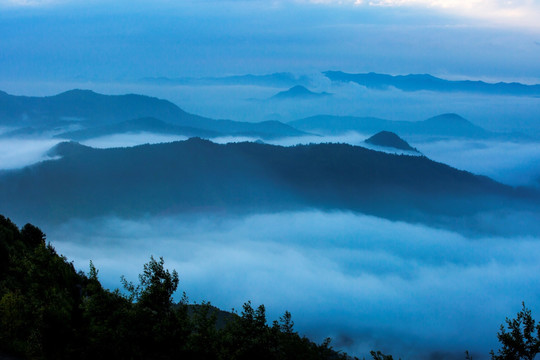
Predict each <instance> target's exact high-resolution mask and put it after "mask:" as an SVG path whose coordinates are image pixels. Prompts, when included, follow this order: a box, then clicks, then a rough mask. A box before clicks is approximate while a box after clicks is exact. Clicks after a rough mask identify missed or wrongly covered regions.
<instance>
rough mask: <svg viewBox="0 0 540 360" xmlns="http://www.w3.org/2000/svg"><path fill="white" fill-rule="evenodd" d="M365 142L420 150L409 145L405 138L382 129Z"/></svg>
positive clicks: (406, 149) (394, 147) (400, 148)
mask: <svg viewBox="0 0 540 360" xmlns="http://www.w3.org/2000/svg"><path fill="white" fill-rule="evenodd" d="M365 142H366V143H368V144H371V145H375V146H382V147H387V148H393V149H399V150H405V151H411V152H416V153H417V152H418V150H416V149H415V148H413V147H412V146H411V145H409V144H408V143H407V142H406V141H405V140H403V139H402V138H400V137H399V136H397V135H396V134H394V133H393V132H390V131H380V132H378V133H377V134H375V135H373V136H371V137H370V138H368V139H367V140H365Z"/></svg>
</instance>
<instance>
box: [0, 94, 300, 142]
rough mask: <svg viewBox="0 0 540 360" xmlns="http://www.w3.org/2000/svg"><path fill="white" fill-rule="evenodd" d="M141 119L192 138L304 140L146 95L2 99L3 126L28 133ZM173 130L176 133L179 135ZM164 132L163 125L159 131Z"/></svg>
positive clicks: (277, 128)
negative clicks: (180, 129)
mask: <svg viewBox="0 0 540 360" xmlns="http://www.w3.org/2000/svg"><path fill="white" fill-rule="evenodd" d="M141 118H155V119H158V120H161V121H162V122H165V123H168V124H170V125H175V126H181V127H184V130H187V129H186V128H191V130H190V131H191V132H192V134H193V135H196V134H200V135H202V134H203V133H205V132H206V133H209V132H212V133H219V134H223V135H248V136H256V137H260V138H278V137H286V136H299V135H302V134H303V133H302V132H301V131H298V130H296V129H294V128H292V127H290V126H288V125H286V124H283V123H280V122H278V121H266V122H261V123H248V122H239V121H232V120H214V119H209V118H205V117H202V116H198V115H193V114H190V113H187V112H185V111H184V110H182V109H180V108H179V107H178V106H176V105H175V104H173V103H171V102H169V101H166V100H161V99H157V98H153V97H149V96H143V95H133V94H129V95H102V94H98V93H95V92H93V91H90V90H70V91H67V92H64V93H61V94H58V95H55V96H48V97H27V96H14V95H9V94H7V93H5V92H2V93H0V125H4V126H18V127H21V128H23V127H26V128H27V130H26V131H30V130H29V129H32V128H34V129H38V130H39V131H46V130H47V129H49V128H50V127H52V126H56V124H58V122H59V121H63V122H65V123H67V124H77V125H78V126H79V127H83V128H87V129H89V128H93V127H102V126H110V125H113V124H117V123H122V122H126V121H129V120H133V119H141ZM124 124H125V123H124ZM139 125H140V124H139ZM152 126H155V124H154V125H152ZM169 129H170V130H172V131H173V133H176V132H177V130H178V128H175V129H173V128H170V127H169ZM195 129H198V130H197V131H195ZM164 130H165V127H164V126H163V125H162V126H161V131H164ZM95 131H96V132H99V131H103V129H102V128H101V130H99V129H98V130H95Z"/></svg>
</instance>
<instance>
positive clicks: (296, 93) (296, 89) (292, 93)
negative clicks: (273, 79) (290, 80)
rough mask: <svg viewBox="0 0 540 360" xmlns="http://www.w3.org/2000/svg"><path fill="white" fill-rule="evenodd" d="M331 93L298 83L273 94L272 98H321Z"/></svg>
mask: <svg viewBox="0 0 540 360" xmlns="http://www.w3.org/2000/svg"><path fill="white" fill-rule="evenodd" d="M330 95H331V94H329V93H327V92H321V93H317V92H313V91H311V90H309V89H307V88H306V87H304V86H302V85H296V86H293V87H292V88H290V89H288V90H285V91H280V92H279V93H277V94H276V95H274V96H272V97H271V99H275V100H285V99H312V98H320V97H324V96H330Z"/></svg>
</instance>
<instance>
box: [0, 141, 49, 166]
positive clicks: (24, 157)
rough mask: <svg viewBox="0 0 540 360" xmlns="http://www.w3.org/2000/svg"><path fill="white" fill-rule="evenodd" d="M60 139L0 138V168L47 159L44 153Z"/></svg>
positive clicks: (24, 164) (30, 163)
mask: <svg viewBox="0 0 540 360" xmlns="http://www.w3.org/2000/svg"><path fill="white" fill-rule="evenodd" d="M59 142H60V140H51V139H17V138H12V139H0V170H3V169H16V168H21V167H24V166H28V165H32V164H34V163H36V162H39V161H43V160H46V159H49V157H47V155H46V153H47V151H48V150H49V149H50V148H52V147H53V146H54V145H56V144H58V143H59Z"/></svg>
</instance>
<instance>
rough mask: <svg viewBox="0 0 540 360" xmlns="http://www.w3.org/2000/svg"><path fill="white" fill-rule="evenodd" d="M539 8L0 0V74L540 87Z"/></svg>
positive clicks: (458, 2) (401, 2)
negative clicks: (469, 81)
mask: <svg viewBox="0 0 540 360" xmlns="http://www.w3.org/2000/svg"><path fill="white" fill-rule="evenodd" d="M539 9H540V4H539V3H538V1H496V0H474V1H463V0H454V1H450V0H448V1H442V0H375V1H368V0H364V1H352V0H351V1H332V0H326V1H325V0H319V1H315V0H314V1H219V2H217V1H176V2H173V1H165V0H162V1H152V2H149V1H135V2H133V1H130V2H126V1H117V2H114V3H113V4H111V3H110V2H105V1H78V0H71V1H70V0H64V1H61V0H59V1H55V0H50V1H31V0H26V1H23V0H0V33H2V34H3V36H2V38H1V39H0V78H2V79H3V80H10V81H19V80H36V79H37V80H50V81H61V80H101V81H115V80H134V79H138V78H141V77H147V76H168V77H175V76H190V75H191V76H193V75H194V76H203V75H226V74H242V73H248V72H249V73H258V74H262V73H269V72H275V71H292V72H296V73H310V72H318V71H324V70H328V69H334V70H344V71H349V72H367V71H375V72H384V73H392V74H406V73H432V74H435V75H439V76H443V77H446V78H476V79H484V80H489V81H497V80H505V81H510V80H512V81H514V80H515V81H523V82H529V83H531V82H540V79H539V78H540V75H539V74H540V61H538V59H540V25H538V24H537V23H538V22H537V21H535V20H536V19H538V18H540V10H539Z"/></svg>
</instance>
